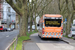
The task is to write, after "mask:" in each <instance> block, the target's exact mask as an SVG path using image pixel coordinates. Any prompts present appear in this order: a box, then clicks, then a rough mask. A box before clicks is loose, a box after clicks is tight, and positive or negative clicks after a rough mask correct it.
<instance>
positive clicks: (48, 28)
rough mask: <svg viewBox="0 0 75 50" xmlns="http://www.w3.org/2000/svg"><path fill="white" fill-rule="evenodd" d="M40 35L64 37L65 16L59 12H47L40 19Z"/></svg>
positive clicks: (44, 36) (43, 36)
mask: <svg viewBox="0 0 75 50" xmlns="http://www.w3.org/2000/svg"><path fill="white" fill-rule="evenodd" d="M38 26H39V30H38V31H39V34H38V35H39V36H40V37H41V38H62V35H63V16H62V15H59V14H45V15H43V16H42V17H41V18H40V20H39V25H38Z"/></svg>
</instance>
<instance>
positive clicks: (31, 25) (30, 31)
mask: <svg viewBox="0 0 75 50" xmlns="http://www.w3.org/2000/svg"><path fill="white" fill-rule="evenodd" d="M30 19H31V20H30V32H32V19H33V13H31V17H30Z"/></svg>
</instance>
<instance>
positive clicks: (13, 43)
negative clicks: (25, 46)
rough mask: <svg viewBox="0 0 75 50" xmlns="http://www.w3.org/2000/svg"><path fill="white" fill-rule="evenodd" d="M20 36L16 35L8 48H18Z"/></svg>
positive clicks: (8, 49) (12, 49)
mask: <svg viewBox="0 0 75 50" xmlns="http://www.w3.org/2000/svg"><path fill="white" fill-rule="evenodd" d="M17 41H18V37H15V38H14V39H13V41H12V43H11V44H10V45H9V46H8V47H7V48H6V50H16V46H17Z"/></svg>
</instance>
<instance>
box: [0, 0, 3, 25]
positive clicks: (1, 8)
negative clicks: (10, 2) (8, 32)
mask: <svg viewBox="0 0 75 50" xmlns="http://www.w3.org/2000/svg"><path fill="white" fill-rule="evenodd" d="M2 10H3V0H0V26H1V21H2V18H3V15H2V14H3V12H2Z"/></svg>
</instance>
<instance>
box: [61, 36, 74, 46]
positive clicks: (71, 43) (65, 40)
mask: <svg viewBox="0 0 75 50" xmlns="http://www.w3.org/2000/svg"><path fill="white" fill-rule="evenodd" d="M62 40H63V41H64V42H66V43H68V44H70V45H73V46H75V40H73V39H69V38H66V37H63V38H62Z"/></svg>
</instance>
